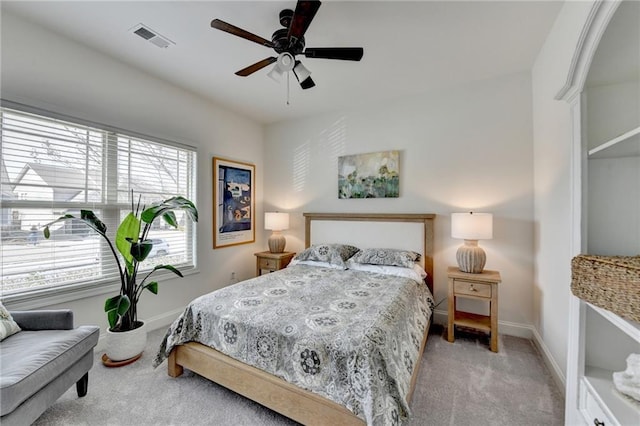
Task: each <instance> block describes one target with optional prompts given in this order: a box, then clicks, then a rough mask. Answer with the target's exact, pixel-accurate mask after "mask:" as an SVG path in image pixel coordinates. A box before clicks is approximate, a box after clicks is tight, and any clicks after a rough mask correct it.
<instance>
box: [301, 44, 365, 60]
mask: <svg viewBox="0 0 640 426" xmlns="http://www.w3.org/2000/svg"><path fill="white" fill-rule="evenodd" d="M303 53H304V56H306V57H307V58H320V59H341V60H343V61H359V60H360V59H362V55H363V54H364V50H363V49H362V47H309V48H307V49H305V51H304V52H303Z"/></svg>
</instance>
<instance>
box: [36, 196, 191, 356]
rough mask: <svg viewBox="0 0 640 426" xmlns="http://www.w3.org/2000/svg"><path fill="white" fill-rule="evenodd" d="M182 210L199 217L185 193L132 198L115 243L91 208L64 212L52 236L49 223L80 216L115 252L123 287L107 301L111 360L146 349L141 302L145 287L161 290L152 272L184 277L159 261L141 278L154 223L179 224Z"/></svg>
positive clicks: (46, 229) (45, 229)
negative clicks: (153, 199)
mask: <svg viewBox="0 0 640 426" xmlns="http://www.w3.org/2000/svg"><path fill="white" fill-rule="evenodd" d="M178 210H182V211H184V212H185V213H186V216H187V217H188V218H189V219H190V220H192V221H193V222H197V221H198V210H197V209H196V206H195V205H194V204H193V203H192V202H191V201H189V200H187V199H186V198H184V197H180V196H178V197H172V198H169V199H166V200H164V201H161V202H157V203H154V204H152V205H150V206H149V207H146V208H145V207H144V206H143V207H142V209H141V208H140V200H139V199H138V204H137V206H136V207H135V208H134V205H133V201H132V203H131V211H130V212H129V213H128V214H127V216H126V217H125V218H124V219H123V220H122V222H121V223H120V226H118V230H117V231H116V235H115V247H114V244H113V243H112V242H111V240H110V239H109V236H107V226H106V225H105V224H104V223H103V222H102V221H101V220H100V219H99V218H98V217H97V216H96V215H95V214H94V212H93V211H91V210H80V217H79V218H77V217H75V216H73V215H71V214H67V215H64V216H61V217H59V218H58V219H56V220H55V221H53V222H51V223H49V224H47V225H46V226H45V228H44V237H45V238H49V236H50V230H49V227H50V226H51V225H52V224H54V223H56V222H59V221H64V220H68V219H80V220H81V221H82V222H84V223H85V224H86V225H87V226H89V228H91V229H93V230H94V231H95V232H96V233H98V235H100V236H101V237H102V238H104V240H105V241H106V242H107V244H108V246H109V248H110V250H111V253H113V257H114V258H115V261H116V264H117V266H118V272H119V274H120V291H119V293H118V294H117V295H116V296H113V297H109V298H108V299H107V300H106V301H105V304H104V310H105V312H106V313H107V319H108V321H109V329H108V330H107V354H106V355H107V357H108V358H109V360H111V361H124V360H128V359H131V358H137V356H138V355H140V354H141V353H142V350H143V349H144V346H145V344H146V331H145V330H144V322H143V321H140V320H139V319H138V302H139V301H140V297H141V296H142V294H143V293H144V291H145V290H148V291H150V292H151V293H153V294H158V283H157V281H151V280H150V277H151V275H152V274H153V273H154V272H156V271H158V270H161V269H164V270H168V271H171V272H173V273H174V274H176V275H178V276H180V277H182V273H181V272H180V271H179V270H178V269H176V268H175V267H173V266H171V265H156V266H154V267H153V269H152V270H151V271H149V272H148V273H147V274H146V275H145V276H144V278H142V280H139V279H138V270H139V267H140V263H141V262H143V261H144V260H145V259H146V258H147V256H148V255H149V253H150V252H151V250H152V248H153V241H152V240H150V239H149V238H148V236H149V231H150V230H151V225H152V224H153V222H154V221H155V220H156V219H157V218H159V217H162V218H163V219H164V221H165V222H166V223H167V224H169V225H170V226H172V227H174V228H177V227H178V222H177V219H176V215H175V211H178ZM116 249H117V251H116ZM118 253H120V256H121V257H122V259H121V258H120V256H118ZM121 260H122V261H121ZM131 335H133V337H131ZM115 340H118V341H120V340H124V341H125V342H121V341H120V342H116V341H115ZM127 342H129V343H127Z"/></svg>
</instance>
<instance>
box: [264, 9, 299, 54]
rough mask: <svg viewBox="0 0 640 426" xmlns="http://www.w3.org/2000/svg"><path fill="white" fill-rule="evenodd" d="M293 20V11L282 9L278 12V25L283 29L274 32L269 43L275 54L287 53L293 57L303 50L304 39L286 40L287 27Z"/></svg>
mask: <svg viewBox="0 0 640 426" xmlns="http://www.w3.org/2000/svg"><path fill="white" fill-rule="evenodd" d="M292 19H293V10H291V9H284V10H282V11H281V12H280V24H281V25H282V26H283V27H284V28H281V29H279V30H276V31H275V32H274V33H273V35H272V36H271V42H272V43H273V50H275V51H276V52H277V53H282V52H289V53H291V54H292V55H293V56H295V55H299V54H301V53H302V51H303V50H304V37H300V38H299V39H295V38H292V39H291V41H289V40H288V37H287V36H288V35H289V26H290V25H291V20H292Z"/></svg>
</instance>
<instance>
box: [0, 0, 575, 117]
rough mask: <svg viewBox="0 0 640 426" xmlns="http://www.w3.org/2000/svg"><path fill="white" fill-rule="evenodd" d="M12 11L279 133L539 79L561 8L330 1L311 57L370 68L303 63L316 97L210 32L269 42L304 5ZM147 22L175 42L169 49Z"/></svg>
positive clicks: (25, 5) (14, 6)
mask: <svg viewBox="0 0 640 426" xmlns="http://www.w3.org/2000/svg"><path fill="white" fill-rule="evenodd" d="M1 3H2V5H1V6H2V11H3V12H5V11H9V12H11V13H15V14H16V15H19V16H22V17H24V18H26V19H29V20H31V21H34V22H37V23H39V24H41V25H42V26H44V27H47V28H50V29H51V30H53V31H55V32H58V33H60V34H63V35H66V36H68V37H70V38H72V39H74V40H77V41H79V42H81V43H84V44H86V45H88V46H90V47H92V48H94V49H96V50H98V51H102V52H104V53H105V54H107V55H110V56H113V57H115V58H117V59H118V60H120V61H122V62H125V63H128V64H131V65H132V66H134V67H137V68H139V69H141V70H144V71H146V72H148V73H149V74H152V75H154V76H157V77H159V78H161V79H163V80H166V81H168V82H171V83H173V84H175V85H177V86H180V87H182V88H185V89H187V90H190V91H192V92H195V93H198V94H200V95H201V96H204V97H206V98H209V99H211V100H212V101H213V102H215V103H218V104H220V105H223V106H225V107H227V108H229V109H232V110H235V111H238V112H240V113H242V114H244V115H247V116H249V117H253V118H254V119H256V120H258V121H260V122H264V123H271V122H275V121H280V120H286V119H290V118H294V117H301V116H307V115H312V114H317V113H322V112H325V111H330V110H334V109H338V108H351V107H357V106H358V105H366V104H370V103H372V102H381V101H384V100H389V99H394V98H398V97H403V96H412V95H416V94H419V93H424V92H428V91H430V90H433V89H436V88H446V87H451V86H453V85H457V84H461V83H464V82H468V81H474V80H483V79H487V78H494V77H497V76H500V75H506V74H510V73H514V72H520V71H525V70H530V69H531V66H532V65H533V62H534V60H535V57H536V55H537V54H538V51H539V50H540V48H541V46H542V44H543V42H544V40H545V38H546V35H547V33H548V32H549V30H550V28H551V26H552V24H553V21H554V20H555V17H556V15H557V13H558V11H559V10H560V7H561V6H562V2H560V1H522V0H514V1H496V2H489V1H480V0H476V1H468V2H460V1H412V2H398V1H350V2H344V1H325V2H323V4H322V6H321V7H320V9H319V11H318V13H317V15H316V17H315V19H314V20H313V22H312V24H311V26H310V27H309V29H308V31H307V33H306V35H305V38H306V44H307V47H339V46H354V47H360V46H361V47H363V48H364V57H363V59H362V61H360V62H351V61H336V60H327V59H310V58H304V57H303V56H302V57H299V59H301V60H302V62H303V63H304V65H305V66H306V67H307V68H308V69H309V70H310V71H311V72H312V78H313V79H314V81H315V83H316V87H314V88H312V89H309V90H304V91H303V90H302V89H300V87H299V86H298V84H297V82H296V81H295V77H293V76H292V81H291V86H290V97H291V104H290V105H288V106H287V105H286V104H285V100H286V84H280V85H278V84H277V83H275V82H274V81H272V80H271V79H269V78H268V77H267V72H268V71H269V70H270V69H271V66H269V67H267V68H264V69H263V70H261V71H258V72H256V73H254V74H253V75H251V76H249V77H238V76H236V75H234V72H235V71H237V70H239V69H241V68H244V67H245V66H248V65H250V64H253V63H254V62H257V61H259V60H261V59H264V58H266V57H268V56H272V54H273V53H274V52H273V51H272V50H271V49H269V48H266V47H263V46H260V45H258V44H255V43H252V42H250V41H247V40H244V39H241V38H238V37H235V36H232V35H230V34H227V33H224V32H222V31H218V30H215V29H212V28H211V27H210V22H211V20H212V19H214V18H219V19H222V20H224V21H226V22H229V23H231V24H233V25H236V26H238V27H240V28H243V29H245V30H247V31H250V32H252V33H254V34H257V35H259V36H261V37H264V38H266V39H271V34H272V33H273V31H275V30H276V29H278V28H281V27H280V24H279V22H278V14H279V12H280V10H282V9H286V8H290V9H293V8H295V1H294V0H290V1H252V2H249V1H226V2H222V1H160V2H156V1H135V2H134V1H122V2H120V1H119V2H111V1H44V2H35V1H25V2H20V1H2V2H1ZM139 23H144V24H145V25H147V26H149V27H150V28H151V29H153V30H155V31H157V32H158V33H160V34H161V35H163V36H165V37H166V38H168V39H170V40H172V41H173V42H175V45H173V46H171V47H169V48H167V49H160V48H157V47H156V46H154V45H152V44H151V43H149V42H146V41H144V40H143V39H142V38H140V37H138V36H136V35H134V34H132V33H131V32H130V30H131V29H132V27H134V26H136V25H137V24H139Z"/></svg>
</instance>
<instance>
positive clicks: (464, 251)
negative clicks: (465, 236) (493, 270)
mask: <svg viewBox="0 0 640 426" xmlns="http://www.w3.org/2000/svg"><path fill="white" fill-rule="evenodd" d="M456 260H457V261H458V268H460V270H461V271H462V272H468V273H470V274H479V273H481V272H482V270H483V269H484V264H485V263H486V261H487V255H486V254H485V253H484V250H482V248H480V247H479V246H478V240H464V244H463V245H461V246H460V248H458V251H457V252H456Z"/></svg>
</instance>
